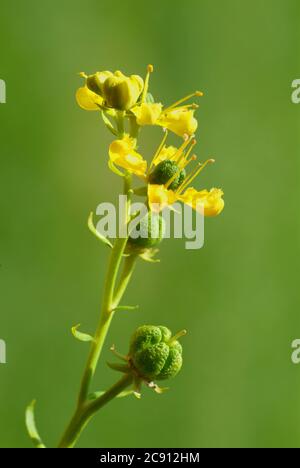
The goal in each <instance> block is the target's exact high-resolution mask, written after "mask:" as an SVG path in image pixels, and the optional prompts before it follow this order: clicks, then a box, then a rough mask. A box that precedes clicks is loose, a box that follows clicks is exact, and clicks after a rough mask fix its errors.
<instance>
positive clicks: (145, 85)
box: [141, 65, 154, 104]
mask: <svg viewBox="0 0 300 468" xmlns="http://www.w3.org/2000/svg"><path fill="white" fill-rule="evenodd" d="M153 71H154V67H153V65H148V67H147V75H146V78H145V84H144V89H143V93H142V98H141V104H143V103H144V102H145V100H146V97H147V94H148V89H149V80H150V75H151V73H153Z"/></svg>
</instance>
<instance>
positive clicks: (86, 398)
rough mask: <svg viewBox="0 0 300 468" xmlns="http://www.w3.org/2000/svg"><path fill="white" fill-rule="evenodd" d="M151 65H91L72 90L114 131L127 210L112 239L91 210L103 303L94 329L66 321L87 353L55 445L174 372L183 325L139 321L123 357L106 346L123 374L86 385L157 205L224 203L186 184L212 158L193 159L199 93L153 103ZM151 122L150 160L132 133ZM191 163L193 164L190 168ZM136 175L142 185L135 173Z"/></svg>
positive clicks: (113, 161) (148, 251) (146, 253)
mask: <svg viewBox="0 0 300 468" xmlns="http://www.w3.org/2000/svg"><path fill="white" fill-rule="evenodd" d="M152 72H153V67H152V65H149V66H148V68H147V75H146V78H145V80H143V79H142V78H141V77H140V76H138V75H132V76H130V77H127V76H125V75H124V74H123V73H122V72H120V71H116V72H115V73H112V72H110V71H102V72H96V73H94V74H92V75H86V74H85V73H81V77H82V78H83V79H84V84H83V86H82V87H80V88H79V89H78V90H77V92H76V99H77V102H78V104H79V106H80V107H81V108H83V109H85V110H88V111H95V112H98V114H100V116H101V118H102V120H103V122H104V125H105V126H106V127H107V129H108V130H109V131H110V132H111V133H112V134H113V136H114V138H113V141H112V142H111V144H110V146H109V149H108V166H109V168H110V169H111V171H112V172H113V173H114V174H116V175H117V176H118V177H120V178H121V179H122V180H123V194H124V195H126V216H125V219H124V220H123V223H124V226H123V227H124V228H125V233H126V234H125V235H124V236H120V237H118V238H116V239H115V240H114V242H113V243H112V241H111V240H109V239H107V238H106V237H104V236H103V235H102V234H101V233H100V232H98V231H97V230H96V228H95V226H94V224H93V214H92V213H91V215H90V216H89V219H88V227H89V229H90V230H91V232H92V233H93V234H94V235H95V236H96V237H97V239H98V240H99V241H100V242H102V243H103V244H105V245H107V246H108V247H109V248H110V249H111V253H110V259H109V263H108V268H107V273H106V278H105V286H104V294H103V301H102V308H101V313H100V318H99V323H98V327H97V329H96V331H95V333H94V335H93V336H91V335H88V334H86V333H82V332H81V331H79V326H74V327H73V328H72V333H73V335H74V336H75V338H77V339H78V340H81V341H85V342H90V352H89V356H88V359H87V363H86V367H85V370H84V372H83V377H82V380H81V384H80V388H79V394H78V398H77V405H76V408H75V411H74V414H73V416H72V418H71V420H70V422H69V424H68V426H67V428H66V430H65V432H64V434H63V436H62V438H61V440H60V442H59V444H58V447H60V448H70V447H74V446H75V444H76V442H77V440H78V438H79V436H80V434H81V432H82V431H83V429H84V428H85V427H86V425H87V424H88V423H89V421H90V420H91V418H92V417H93V416H94V415H95V414H96V413H97V412H98V411H99V410H100V409H101V408H102V407H103V406H104V405H106V404H107V403H109V402H110V401H111V400H113V399H114V398H116V397H124V396H127V395H131V394H132V395H134V396H136V397H138V398H140V396H141V389H142V385H145V386H147V387H149V388H150V389H152V390H154V391H155V392H156V393H158V394H159V393H162V392H163V391H164V390H165V388H162V387H160V386H158V384H157V383H156V382H157V381H162V380H167V379H169V378H172V377H174V376H175V375H176V374H177V373H178V372H179V371H180V369H181V366H182V347H181V344H180V343H179V341H178V340H179V338H180V337H181V336H183V335H185V333H186V332H185V330H183V331H181V332H179V333H177V334H175V335H174V336H173V335H172V333H171V331H170V330H169V329H168V328H166V327H164V326H153V325H144V326H141V327H139V328H138V329H137V330H136V331H135V332H134V334H133V336H132V338H131V340H130V344H129V351H128V354H127V355H124V356H122V355H121V354H119V353H118V352H117V351H116V350H115V348H114V347H113V348H112V351H113V352H114V354H115V355H116V356H117V357H118V359H119V361H118V362H114V363H109V366H110V367H111V368H112V369H114V370H116V371H118V372H120V373H122V377H121V379H120V380H118V381H117V383H115V384H114V385H113V386H112V387H111V388H109V389H108V390H107V391H105V392H92V389H91V386H92V382H93V377H94V375H95V372H96V369H97V365H98V362H99V358H100V356H101V351H102V349H103V345H104V342H105V339H106V336H107V333H108V331H109V327H110V325H111V321H112V320H113V318H114V316H115V313H116V311H118V310H119V309H132V308H134V307H133V306H126V305H125V306H124V305H122V304H121V301H122V298H123V295H124V293H125V291H126V288H127V286H128V284H129V281H130V279H131V277H132V274H133V271H134V268H135V265H136V263H137V261H138V260H139V259H141V260H145V261H148V262H157V259H156V254H157V252H158V249H157V246H158V244H159V243H160V242H161V241H162V239H163V237H164V222H163V218H162V216H161V212H162V211H163V210H164V209H171V208H172V205H173V204H174V203H175V202H177V201H180V202H182V203H186V204H187V205H189V206H191V207H192V208H194V209H195V210H201V213H204V215H205V216H216V215H218V214H219V213H221V211H222V210H223V207H224V201H223V192H222V190H221V189H218V188H212V189H210V190H206V189H202V190H197V189H195V188H194V187H193V186H192V185H191V184H192V183H193V181H194V180H195V178H196V177H197V176H198V175H199V174H200V172H201V171H202V170H203V169H204V168H205V167H206V166H207V165H208V164H210V163H212V162H214V161H213V160H212V159H208V160H207V161H205V162H203V163H201V162H200V163H196V156H195V154H194V152H193V150H194V146H195V144H196V140H195V132H196V130H197V126H198V122H197V120H196V118H195V111H196V109H197V108H198V105H197V104H195V103H187V102H188V101H190V100H192V99H193V98H198V97H201V96H202V93H201V92H200V91H196V92H195V93H193V94H190V95H188V96H187V97H185V98H183V99H180V100H179V101H177V102H175V103H174V104H172V105H170V106H167V107H165V106H163V104H162V103H160V102H155V100H154V98H153V96H152V95H151V94H150V92H149V79H150V75H151V73H152ZM150 125H155V126H159V127H161V128H162V132H163V135H162V140H161V142H160V143H159V144H158V146H157V151H156V152H155V154H154V155H153V157H152V159H151V161H150V162H149V163H148V161H147V160H146V159H145V158H144V156H143V155H142V154H141V153H140V152H139V148H138V136H139V132H140V130H141V128H142V127H145V126H150ZM168 132H172V133H174V134H175V135H177V136H178V137H179V138H180V139H181V142H180V143H179V145H178V147H175V146H170V145H168V144H167V139H168ZM190 166H193V167H192V169H189V167H190ZM138 179H139V180H140V181H142V184H143V185H142V186H141V184H140V182H139V185H136V184H135V180H138ZM133 195H137V196H140V197H143V203H144V204H145V206H146V207H147V215H145V216H144V218H143V219H141V220H140V221H139V223H138V226H137V228H138V231H139V232H140V236H133V235H132V233H131V232H128V231H129V229H128V226H129V225H130V222H131V221H132V220H133V219H134V217H135V216H136V215H135V213H132V210H131V202H132V197H133ZM34 405H35V402H34V401H33V402H32V403H31V404H30V405H29V406H28V408H27V410H26V425H27V429H28V433H29V435H30V437H31V439H32V441H33V443H34V445H35V447H38V448H44V447H45V445H44V443H43V441H42V440H41V438H40V436H39V434H38V431H37V429H36V425H35V419H34Z"/></svg>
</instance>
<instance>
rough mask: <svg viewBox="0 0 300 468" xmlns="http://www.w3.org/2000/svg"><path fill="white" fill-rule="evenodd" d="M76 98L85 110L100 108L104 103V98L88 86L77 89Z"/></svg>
mask: <svg viewBox="0 0 300 468" xmlns="http://www.w3.org/2000/svg"><path fill="white" fill-rule="evenodd" d="M76 100H77V103H78V105H79V106H80V107H81V108H82V109H84V110H99V106H102V104H103V99H102V98H101V97H100V96H98V94H96V93H93V91H90V90H89V89H88V87H87V86H83V87H81V88H78V89H77V91H76Z"/></svg>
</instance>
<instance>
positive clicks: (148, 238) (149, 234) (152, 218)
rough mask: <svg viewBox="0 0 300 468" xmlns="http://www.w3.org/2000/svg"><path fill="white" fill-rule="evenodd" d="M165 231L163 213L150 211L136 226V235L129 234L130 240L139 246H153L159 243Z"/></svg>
mask: <svg viewBox="0 0 300 468" xmlns="http://www.w3.org/2000/svg"><path fill="white" fill-rule="evenodd" d="M164 233H165V223H164V219H163V218H162V216H161V215H159V214H156V213H151V212H149V213H148V214H147V215H146V216H145V217H144V218H143V219H141V221H140V222H139V224H138V225H137V226H136V233H135V234H138V236H137V237H136V235H135V236H134V237H133V236H129V239H128V242H129V244H132V245H134V246H137V247H142V248H151V247H154V246H156V245H158V244H159V243H160V242H161V241H162V239H163V237H164Z"/></svg>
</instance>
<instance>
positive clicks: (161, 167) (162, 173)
mask: <svg viewBox="0 0 300 468" xmlns="http://www.w3.org/2000/svg"><path fill="white" fill-rule="evenodd" d="M177 173H178V175H177V176H176V177H175V178H174V180H173V181H172V183H171V184H170V186H169V187H168V188H169V189H171V190H176V189H177V188H178V187H179V186H180V184H182V182H183V181H184V179H185V176H186V172H185V170H184V169H182V170H181V171H180V172H179V169H178V166H177V164H176V163H175V162H174V161H170V160H166V161H162V162H160V163H159V164H158V165H157V166H156V168H155V169H154V171H153V172H152V173H151V174H150V176H149V182H150V184H156V185H166V184H167V183H168V182H169V180H171V179H172V177H174V176H175V174H177Z"/></svg>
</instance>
